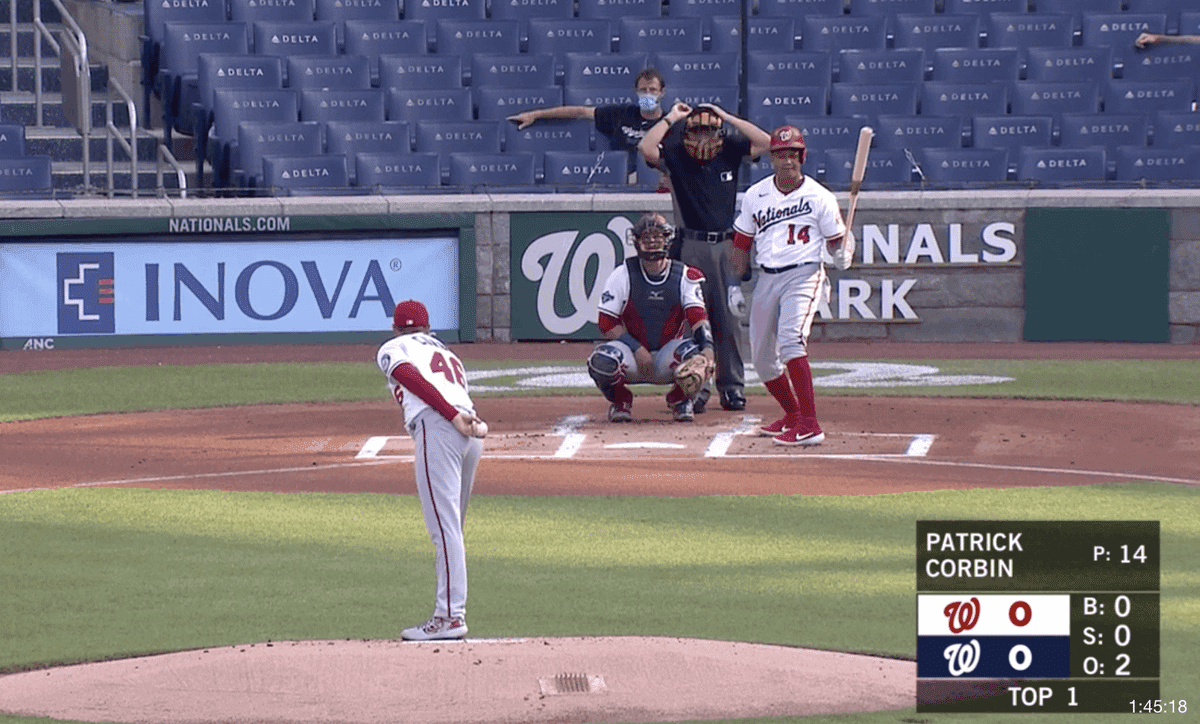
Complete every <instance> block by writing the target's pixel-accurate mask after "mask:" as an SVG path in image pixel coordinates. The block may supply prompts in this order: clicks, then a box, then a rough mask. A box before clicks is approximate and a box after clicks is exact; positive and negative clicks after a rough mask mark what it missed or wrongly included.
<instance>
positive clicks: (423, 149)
mask: <svg viewBox="0 0 1200 724" xmlns="http://www.w3.org/2000/svg"><path fill="white" fill-rule="evenodd" d="M501 124H504V125H509V122H508V121H417V122H416V132H415V137H416V143H415V145H414V146H413V148H414V149H415V150H416V151H418V152H420V153H438V154H442V163H443V166H442V178H443V180H445V179H446V178H448V175H449V163H450V158H449V154H451V153H500V152H501V150H502V149H501V147H500V139H501V131H500V129H501Z"/></svg>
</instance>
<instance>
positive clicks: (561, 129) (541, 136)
mask: <svg viewBox="0 0 1200 724" xmlns="http://www.w3.org/2000/svg"><path fill="white" fill-rule="evenodd" d="M592 127H593V126H592V123H591V121H542V122H540V123H535V124H533V125H532V126H529V127H527V128H524V129H521V130H518V129H517V124H515V123H505V124H504V152H505V153H529V154H532V155H533V159H534V166H535V167H541V165H542V157H543V155H545V154H546V153H547V152H549V151H571V152H580V153H583V152H588V151H590V150H591V147H592Z"/></svg>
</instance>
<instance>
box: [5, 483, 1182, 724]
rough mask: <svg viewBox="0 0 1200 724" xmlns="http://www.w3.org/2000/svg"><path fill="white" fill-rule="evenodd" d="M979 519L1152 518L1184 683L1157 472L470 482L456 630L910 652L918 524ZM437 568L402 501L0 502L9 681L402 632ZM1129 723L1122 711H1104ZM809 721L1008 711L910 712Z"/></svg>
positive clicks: (100, 492) (1172, 490)
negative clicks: (177, 656) (858, 480)
mask: <svg viewBox="0 0 1200 724" xmlns="http://www.w3.org/2000/svg"><path fill="white" fill-rule="evenodd" d="M981 511H985V512H986V513H985V514H983V516H982V517H986V518H989V519H1041V520H1044V519H1090V520H1105V519H1139V520H1160V521H1162V548H1163V552H1162V615H1161V620H1162V670H1161V673H1162V693H1163V696H1164V698H1189V696H1190V697H1193V698H1194V697H1196V695H1195V693H1194V692H1196V691H1200V573H1198V571H1200V518H1197V516H1196V515H1195V514H1194V512H1195V493H1194V491H1193V490H1191V489H1190V488H1184V487H1175V486H1166V485H1108V486H1089V487H1069V488H1068V487H1062V488H1057V487H1056V488H1036V489H1023V490H973V491H939V492H922V493H904V494H894V495H881V496H859V497H825V496H754V497H703V498H629V497H616V498H588V497H548V498H528V497H500V496H477V497H476V498H474V499H473V500H472V503H471V510H470V514H469V516H468V526H467V548H468V556H469V561H470V567H471V568H470V570H471V605H470V611H469V615H470V623H471V630H472V633H473V634H474V635H478V636H482V637H500V636H563V635H627V634H641V635H661V636H680V637H692V638H711V639H727V640H738V641H758V642H764V643H777V644H793V645H804V646H816V647H820V648H829V649H838V650H845V651H858V652H870V653H882V654H888V655H894V656H903V657H912V656H913V655H914V653H915V650H914V646H915V643H914V642H915V621H914V603H915V590H914V580H915V570H914V569H915V532H914V531H915V521H916V520H920V519H963V518H967V519H976V518H979V517H981ZM431 560H432V548H431V546H430V544H429V540H428V536H427V535H426V533H425V531H424V526H423V524H422V522H421V518H420V509H419V506H418V504H417V501H416V499H415V498H413V497H410V496H389V495H333V494H301V495H297V494H269V493H228V492H212V491H158V490H133V489H104V488H89V489H79V488H73V489H62V490H51V491H37V492H26V493H13V494H6V495H0V580H3V581H4V582H5V583H4V585H3V586H0V611H3V612H4V615H3V616H0V640H2V641H4V646H3V647H0V671H16V670H24V669H29V668H35V667H38V666H42V665H47V664H55V663H68V662H77V661H88V660H98V659H105V658H112V657H122V656H130V655H140V654H148V653H154V652H165V651H172V650H178V649H187V648H195V647H207V646H219V645H223V644H233V643H246V642H256V641H266V640H288V639H337V638H360V637H361V638H390V637H395V636H396V635H397V633H398V630H399V629H400V628H401V627H403V626H404V625H408V624H411V623H412V622H413V621H416V620H420V619H422V618H424V617H425V616H426V615H428V609H429V607H430V605H431V602H430V600H429V599H430V596H431V593H432V587H433V580H432V571H431V570H430V562H431ZM664 601H667V602H670V605H666V606H664V605H663V602H664ZM1195 703H1196V704H1197V705H1200V700H1198V701H1197V702H1195ZM1049 718H1050V719H1052V720H1055V717H1054V716H1050V717H1049ZM1060 718H1061V719H1062V720H1063V721H1064V722H1066V721H1072V722H1074V721H1079V719H1078V718H1075V717H1070V718H1068V717H1060ZM1125 719H1132V716H1129V717H1122V716H1113V717H1105V721H1106V722H1109V721H1124V720H1125ZM821 720H823V721H832V722H869V723H871V724H877V723H878V724H882V723H884V722H889V723H890V722H902V721H922V720H924V721H929V722H950V721H962V720H969V721H972V722H978V721H984V722H1001V721H1005V722H1007V721H1011V717H1004V716H999V715H995V716H979V715H976V716H972V717H960V718H955V717H952V716H949V715H916V714H915V712H914V710H912V709H909V710H904V711H899V712H882V713H877V714H864V715H847V716H842V717H824V718H822V719H821ZM1041 720H1042V719H1039V721H1041ZM33 721H38V720H36V719H22V718H17V717H4V716H0V722H5V723H6V724H8V723H11V722H33ZM764 721H768V720H764ZM769 721H771V722H774V723H775V724H780V723H781V722H786V721H801V720H800V719H773V720H769ZM804 721H812V719H807V720H804Z"/></svg>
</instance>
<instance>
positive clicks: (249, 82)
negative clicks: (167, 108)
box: [191, 53, 283, 177]
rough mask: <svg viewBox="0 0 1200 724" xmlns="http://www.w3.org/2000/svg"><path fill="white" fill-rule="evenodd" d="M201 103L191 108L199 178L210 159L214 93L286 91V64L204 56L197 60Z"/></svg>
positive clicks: (256, 58) (274, 58)
mask: <svg viewBox="0 0 1200 724" xmlns="http://www.w3.org/2000/svg"><path fill="white" fill-rule="evenodd" d="M197 66H198V68H199V70H198V73H197V79H196V82H197V85H198V86H199V92H198V93H197V98H198V100H197V101H196V102H195V103H193V104H192V109H191V120H192V129H193V130H192V137H193V139H194V141H195V144H196V161H197V168H196V173H197V176H198V177H199V175H200V172H201V170H202V166H203V164H204V160H205V159H206V158H207V157H208V132H209V129H210V128H211V127H212V122H213V108H214V100H213V91H214V90H216V89H217V88H231V89H243V90H248V89H251V88H267V89H274V90H282V89H283V60H282V59H281V58H279V57H278V56H274V55H250V54H233V55H228V54H222V53H201V54H200V55H199V57H198V58H197Z"/></svg>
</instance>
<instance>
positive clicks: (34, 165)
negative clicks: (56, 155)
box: [0, 155, 54, 199]
mask: <svg viewBox="0 0 1200 724" xmlns="http://www.w3.org/2000/svg"><path fill="white" fill-rule="evenodd" d="M53 172H54V164H53V162H51V160H50V157H49V156H41V155H30V156H19V157H16V158H0V198H4V199H46V198H52V197H53V195H54V191H53V187H54V182H53Z"/></svg>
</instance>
